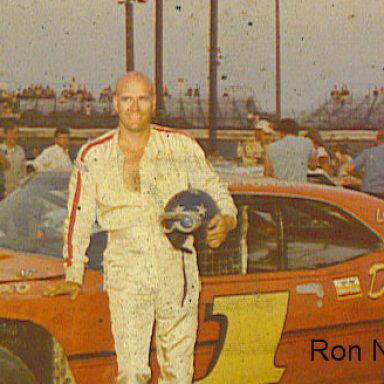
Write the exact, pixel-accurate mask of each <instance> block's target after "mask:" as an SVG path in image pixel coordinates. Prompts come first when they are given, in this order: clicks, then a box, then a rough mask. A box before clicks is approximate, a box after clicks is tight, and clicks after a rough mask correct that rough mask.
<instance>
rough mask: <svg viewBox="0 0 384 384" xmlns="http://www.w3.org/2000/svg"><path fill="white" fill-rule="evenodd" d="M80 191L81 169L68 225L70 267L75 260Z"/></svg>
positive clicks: (68, 258)
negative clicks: (75, 235) (73, 238)
mask: <svg viewBox="0 0 384 384" xmlns="http://www.w3.org/2000/svg"><path fill="white" fill-rule="evenodd" d="M80 191H81V174H80V172H79V171H77V182H76V190H75V195H74V197H73V204H72V209H71V214H70V216H69V226H68V237H67V240H68V256H67V259H66V262H67V266H68V267H70V266H71V265H72V261H73V246H72V237H73V229H74V227H75V221H76V213H77V207H78V204H79V200H80Z"/></svg>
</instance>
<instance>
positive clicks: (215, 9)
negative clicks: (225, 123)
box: [209, 0, 218, 155]
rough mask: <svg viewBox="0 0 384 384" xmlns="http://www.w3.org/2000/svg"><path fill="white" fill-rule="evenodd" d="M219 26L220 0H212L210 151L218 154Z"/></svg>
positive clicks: (210, 36)
mask: <svg viewBox="0 0 384 384" xmlns="http://www.w3.org/2000/svg"><path fill="white" fill-rule="evenodd" d="M217 28H218V0H211V13H210V33H209V152H210V155H216V154H217V142H216V141H217V140H216V133H217V132H216V131H217V102H218V98H217V53H218V47H217V35H218V32H217Z"/></svg>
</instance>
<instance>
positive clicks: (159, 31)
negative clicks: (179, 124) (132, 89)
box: [155, 0, 164, 117]
mask: <svg viewBox="0 0 384 384" xmlns="http://www.w3.org/2000/svg"><path fill="white" fill-rule="evenodd" d="M155 23H156V26H155V66H156V70H155V86H156V117H161V116H162V114H163V112H164V97H163V95H164V94H163V88H164V84H163V0H156V20H155Z"/></svg>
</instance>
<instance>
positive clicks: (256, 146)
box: [242, 120, 274, 165]
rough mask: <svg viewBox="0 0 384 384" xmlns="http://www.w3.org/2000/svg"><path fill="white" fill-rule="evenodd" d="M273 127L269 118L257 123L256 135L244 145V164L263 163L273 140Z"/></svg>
mask: <svg viewBox="0 0 384 384" xmlns="http://www.w3.org/2000/svg"><path fill="white" fill-rule="evenodd" d="M273 133H274V130H273V127H272V124H271V123H270V122H268V121H267V120H259V121H258V122H257V123H256V127H255V133H254V135H253V136H252V137H251V138H250V139H249V140H247V141H246V142H245V143H244V144H243V147H242V162H243V164H244V165H257V164H263V163H264V159H265V153H266V150H267V147H268V146H269V144H271V142H272V138H273Z"/></svg>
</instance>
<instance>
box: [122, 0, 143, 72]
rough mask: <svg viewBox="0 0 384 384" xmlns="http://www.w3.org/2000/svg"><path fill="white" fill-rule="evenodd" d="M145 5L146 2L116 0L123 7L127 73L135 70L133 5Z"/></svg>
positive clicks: (139, 0)
mask: <svg viewBox="0 0 384 384" xmlns="http://www.w3.org/2000/svg"><path fill="white" fill-rule="evenodd" d="M134 2H138V3H145V2H146V0H117V3H118V4H124V6H125V55H126V60H125V69H126V71H127V72H129V71H133V70H134V69H135V55H134V48H135V47H134V35H133V30H134V28H133V3H134Z"/></svg>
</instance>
